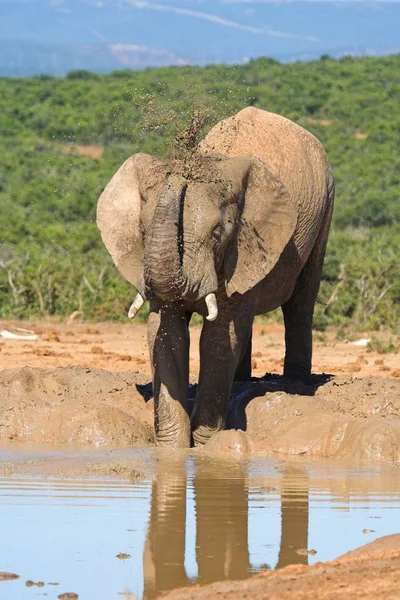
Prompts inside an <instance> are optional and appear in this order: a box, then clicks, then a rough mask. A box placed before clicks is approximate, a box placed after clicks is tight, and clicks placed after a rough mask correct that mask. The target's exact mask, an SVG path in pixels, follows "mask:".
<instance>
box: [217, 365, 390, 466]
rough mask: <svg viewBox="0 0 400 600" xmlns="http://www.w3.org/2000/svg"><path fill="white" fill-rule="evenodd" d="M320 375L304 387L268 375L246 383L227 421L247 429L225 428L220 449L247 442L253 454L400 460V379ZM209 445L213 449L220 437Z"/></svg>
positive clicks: (234, 449)
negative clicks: (312, 382) (277, 453)
mask: <svg viewBox="0 0 400 600" xmlns="http://www.w3.org/2000/svg"><path fill="white" fill-rule="evenodd" d="M315 380H316V383H315V385H310V386H304V385H298V384H297V385H296V384H293V383H288V382H286V381H285V380H284V378H283V377H279V376H269V377H266V378H264V379H259V380H256V381H253V382H249V383H245V384H243V385H242V386H241V387H240V388H239V389H238V391H237V394H236V396H235V397H234V398H233V401H232V403H231V407H230V415H229V417H228V426H229V427H230V428H231V429H241V430H244V431H245V432H246V434H243V433H242V432H233V431H224V432H220V433H219V434H218V435H219V444H218V445H219V447H220V450H219V452H221V453H223V454H228V453H229V449H230V451H231V453H232V454H233V453H235V452H236V453H237V452H241V451H242V450H241V449H245V448H246V447H247V448H248V451H249V452H252V453H254V452H279V453H282V454H291V455H293V454H303V455H307V456H314V457H317V456H318V457H327V458H328V457H329V458H339V457H347V456H348V457H350V458H360V459H368V460H371V459H372V460H385V461H396V462H397V461H400V381H398V380H397V379H380V378H372V377H371V378H365V379H357V378H353V377H351V376H340V377H333V378H329V377H322V376H321V377H319V378H318V377H316V378H315ZM239 433H240V436H239ZM244 436H245V437H246V440H245V439H244ZM209 444H210V447H212V450H213V452H214V451H215V450H216V446H217V444H216V440H210V442H209ZM210 450H211V448H210ZM243 451H245V450H243Z"/></svg>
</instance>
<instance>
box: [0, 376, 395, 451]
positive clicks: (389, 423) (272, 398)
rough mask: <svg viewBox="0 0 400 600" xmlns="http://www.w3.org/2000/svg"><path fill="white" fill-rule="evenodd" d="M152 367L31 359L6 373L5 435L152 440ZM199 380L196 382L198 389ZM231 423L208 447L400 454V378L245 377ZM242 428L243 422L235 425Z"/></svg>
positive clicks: (132, 443) (0, 409)
mask: <svg viewBox="0 0 400 600" xmlns="http://www.w3.org/2000/svg"><path fill="white" fill-rule="evenodd" d="M147 382H148V376H146V375H142V374H140V373H139V372H137V371H136V372H130V373H129V372H124V373H115V372H108V371H103V370H101V369H93V368H85V367H59V368H56V369H48V368H34V367H23V368H20V369H11V370H7V371H2V372H1V373H0V442H2V443H8V442H13V443H15V442H24V443H26V442H28V443H35V444H47V445H48V444H52V445H56V444H57V445H67V446H76V445H81V446H86V447H105V448H107V447H108V448H112V447H113V448H115V447H143V446H149V445H152V444H153V401H152V399H151V386H149V385H147ZM194 393H195V387H192V388H191V396H192V397H193V395H194ZM228 427H229V428H230V429H231V430H230V431H224V432H221V433H219V434H217V435H216V436H214V438H212V439H211V440H210V442H209V443H208V444H207V446H206V447H205V448H204V452H205V453H208V454H212V455H221V456H232V455H233V456H237V455H238V456H241V455H246V454H248V453H282V454H289V455H305V456H309V457H325V458H339V457H348V458H359V459H368V460H383V461H395V462H398V461H400V381H399V380H398V379H383V378H373V377H370V378H360V379H357V378H355V377H352V376H348V375H342V376H338V377H333V378H329V377H325V376H319V377H318V376H315V379H314V381H313V385H309V386H303V385H297V384H293V383H290V382H287V381H285V380H284V378H283V377H280V376H272V375H270V376H266V377H264V378H261V379H257V380H253V381H251V382H248V383H245V384H242V385H237V386H236V388H235V390H234V393H233V395H232V399H231V404H230V410H229V416H228ZM235 430H239V431H235Z"/></svg>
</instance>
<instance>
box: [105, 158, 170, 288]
mask: <svg viewBox="0 0 400 600" xmlns="http://www.w3.org/2000/svg"><path fill="white" fill-rule="evenodd" d="M161 164H162V163H160V161H158V160H156V159H155V158H153V157H152V156H149V155H148V154H134V155H133V156H131V157H130V158H128V160H127V161H125V162H124V164H123V165H122V167H120V168H119V169H118V171H117V172H116V173H115V175H114V176H113V178H112V179H111V181H110V182H109V183H108V184H107V186H106V188H105V189H104V191H103V193H102V194H101V196H100V198H99V201H98V203H97V226H98V228H99V229H100V232H101V237H102V239H103V242H104V245H105V246H106V248H107V250H108V251H109V253H110V254H111V258H112V259H113V261H114V263H115V265H116V267H117V268H118V270H119V272H120V273H121V274H122V275H123V276H124V277H125V279H127V280H128V281H129V282H130V283H132V284H133V285H135V286H136V287H138V288H141V287H142V286H141V285H140V282H141V281H142V279H143V239H142V231H141V224H140V213H141V206H142V193H143V189H145V190H146V188H148V187H149V185H148V184H151V180H152V179H153V181H154V175H155V172H156V171H159V169H158V168H157V167H159V166H160V165H161Z"/></svg>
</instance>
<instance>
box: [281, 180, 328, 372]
mask: <svg viewBox="0 0 400 600" xmlns="http://www.w3.org/2000/svg"><path fill="white" fill-rule="evenodd" d="M332 193H333V192H332ZM331 212H332V205H330V206H329V207H328V209H327V214H326V217H325V222H324V224H323V226H322V228H321V231H320V233H319V236H318V238H317V240H316V242H315V245H314V248H313V250H312V251H311V254H310V256H309V258H308V260H307V262H306V264H305V266H304V268H303V270H302V272H301V273H300V275H299V277H298V279H297V283H296V287H295V289H294V292H293V294H292V296H291V297H290V299H289V300H288V301H287V302H286V303H285V304H284V305H283V306H282V311H283V317H284V321H285V345H286V354H285V362H284V371H283V372H284V375H285V376H287V377H290V378H292V379H299V380H307V379H308V378H309V377H310V375H311V360H312V322H313V314H314V305H315V301H316V299H317V295H318V290H319V284H320V281H321V275H322V267H323V263H324V256H325V250H326V244H327V241H328V233H329V225H330V220H331Z"/></svg>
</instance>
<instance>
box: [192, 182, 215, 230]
mask: <svg viewBox="0 0 400 600" xmlns="http://www.w3.org/2000/svg"><path fill="white" fill-rule="evenodd" d="M222 196H223V190H222V188H221V189H218V188H217V187H216V186H211V185H207V184H204V183H198V184H189V185H188V188H187V191H186V196H185V204H184V211H183V214H184V220H185V221H186V224H187V225H189V224H190V223H193V224H194V225H195V226H198V227H199V226H201V227H206V228H211V227H214V226H215V225H216V224H217V223H218V222H219V220H220V209H219V206H220V204H221V198H222Z"/></svg>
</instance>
